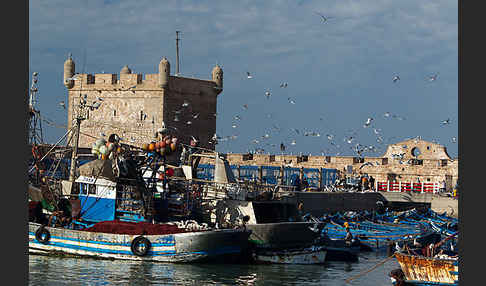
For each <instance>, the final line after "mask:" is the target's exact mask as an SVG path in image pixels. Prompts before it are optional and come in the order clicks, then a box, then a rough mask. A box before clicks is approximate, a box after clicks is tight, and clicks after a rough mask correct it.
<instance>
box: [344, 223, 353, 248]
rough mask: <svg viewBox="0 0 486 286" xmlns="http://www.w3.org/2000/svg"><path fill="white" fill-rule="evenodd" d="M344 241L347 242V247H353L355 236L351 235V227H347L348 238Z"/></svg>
mask: <svg viewBox="0 0 486 286" xmlns="http://www.w3.org/2000/svg"><path fill="white" fill-rule="evenodd" d="M344 241H346V244H347V245H351V244H352V242H353V235H352V234H351V231H350V230H349V227H346V237H344Z"/></svg>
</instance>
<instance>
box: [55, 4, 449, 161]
mask: <svg viewBox="0 0 486 286" xmlns="http://www.w3.org/2000/svg"><path fill="white" fill-rule="evenodd" d="M314 13H315V14H316V15H317V16H319V18H320V20H321V23H322V24H324V23H328V21H329V20H330V19H333V17H329V16H325V15H323V14H322V13H320V12H317V11H315V12H314ZM78 77H79V74H76V75H74V76H73V77H72V78H68V79H67V80H77V79H78ZM246 79H248V80H252V79H254V75H253V74H252V73H251V72H250V71H246ZM426 80H427V81H428V82H434V81H437V80H438V73H435V74H432V75H429V76H427V77H426ZM399 81H401V78H400V75H399V74H397V73H395V74H394V75H393V77H392V82H393V83H398V82H399ZM288 86H289V84H288V82H286V81H281V83H280V85H279V87H280V90H281V91H282V92H283V91H284V89H286V88H287V87H288ZM135 87H136V86H133V87H130V88H128V89H126V90H127V91H128V90H130V91H132V92H135V91H134V90H133V88H135ZM278 93H279V92H275V94H272V92H271V90H270V89H266V90H265V91H264V95H265V98H266V100H273V99H272V98H278V97H279V95H278ZM286 97H287V102H288V103H289V104H291V105H296V104H297V102H296V100H295V99H294V98H292V97H289V96H286ZM102 101H103V99H102V98H98V99H97V101H96V102H93V104H92V105H91V107H93V108H98V107H99V106H100V105H101V102H102ZM59 105H60V106H61V108H62V109H64V110H65V109H66V104H65V102H64V101H61V102H59ZM242 109H243V110H244V111H248V110H249V106H248V104H243V105H242ZM187 114H189V115H187ZM199 115H200V114H199V112H197V111H194V110H192V108H191V104H190V103H189V102H188V101H187V100H185V101H184V102H183V103H182V104H181V108H180V109H178V110H175V111H174V117H173V118H172V121H174V122H179V121H181V120H184V122H185V123H186V124H187V125H192V124H193V123H194V121H195V120H197V119H199V118H200V116H199ZM145 116H146V115H145ZM214 116H215V117H216V116H217V113H214ZM248 117H250V116H248ZM267 118H268V119H270V118H272V115H271V114H268V115H267ZM232 119H233V122H232V123H231V128H232V129H233V130H237V129H238V128H239V127H240V126H242V124H243V122H244V121H243V120H242V117H241V116H240V115H239V114H236V115H234V116H233V117H232ZM377 119H378V121H380V116H379V115H377V114H375V115H373V116H369V117H366V120H364V123H363V125H362V127H363V128H364V129H360V128H358V129H359V130H366V129H368V130H372V132H371V133H370V134H371V135H372V136H374V137H375V141H376V144H375V145H376V146H375V145H369V144H363V142H360V140H359V136H358V130H351V132H350V133H348V134H346V135H345V136H344V138H343V142H344V144H339V143H338V142H341V141H338V140H337V139H338V138H337V135H335V134H332V133H330V132H327V133H322V132H320V131H319V130H304V131H303V132H301V131H300V130H299V129H297V128H295V127H290V128H288V129H286V128H281V127H279V126H277V125H276V124H272V127H271V129H270V131H267V132H265V133H264V134H263V135H261V136H259V137H257V138H254V139H250V140H251V141H250V143H252V144H254V145H255V146H254V148H253V149H252V148H249V150H248V151H249V152H255V153H259V152H265V148H263V147H265V146H266V147H275V148H279V149H280V151H281V152H286V151H288V146H295V145H297V142H298V141H300V140H298V139H297V138H296V137H297V136H304V137H314V138H321V137H323V139H321V140H323V145H326V144H329V145H330V147H329V148H325V149H322V150H321V153H322V154H323V155H324V153H326V154H330V153H332V151H334V154H335V155H336V156H339V155H340V154H341V153H342V152H343V151H344V150H343V149H342V148H343V147H345V148H349V149H350V150H351V151H352V152H353V154H356V155H358V156H360V157H362V156H364V155H365V153H367V152H370V153H373V152H379V151H383V150H382V149H381V148H382V147H385V144H387V143H394V142H391V139H393V137H390V138H387V139H388V141H386V140H385V136H384V134H383V130H382V129H381V128H379V126H376V124H377ZM381 120H399V121H403V120H406V118H405V117H403V116H399V115H397V114H392V113H390V112H389V111H387V112H385V113H383V114H382V116H381ZM319 121H322V123H325V122H326V120H324V119H323V117H322V116H321V117H320V118H319ZM322 123H321V124H322ZM450 123H451V119H450V118H447V119H446V120H443V121H441V122H440V125H441V126H446V125H450ZM166 128H167V127H165V124H164V126H163V129H166ZM286 130H288V131H290V132H289V135H288V136H287V138H286V139H285V140H284V141H282V142H281V143H280V144H275V143H272V142H269V140H271V139H272V138H273V137H272V135H271V134H272V133H282V132H284V131H286ZM363 132H364V131H363ZM321 134H325V136H321ZM237 138H238V135H237V134H236V135H230V136H220V135H218V134H216V133H215V134H214V135H213V136H212V138H208V139H209V143H211V144H218V143H220V142H225V141H229V140H235V139H237ZM326 139H327V140H326ZM130 140H133V137H132V138H131V139H130ZM193 140H194V141H197V140H196V139H195V138H193ZM279 141H281V140H279ZM285 141H286V142H285ZM451 142H452V143H456V142H457V138H456V137H452V139H451ZM259 144H263V145H259ZM267 151H268V150H267ZM403 155H404V153H398V154H393V158H395V159H398V160H400V161H401V160H402V159H403ZM373 165H379V162H374V163H372V162H367V163H364V164H363V165H362V166H361V167H360V169H361V168H363V167H366V166H373Z"/></svg>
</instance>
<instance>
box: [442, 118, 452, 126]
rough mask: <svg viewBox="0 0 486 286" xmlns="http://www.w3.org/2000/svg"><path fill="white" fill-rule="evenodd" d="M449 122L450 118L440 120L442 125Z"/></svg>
mask: <svg viewBox="0 0 486 286" xmlns="http://www.w3.org/2000/svg"><path fill="white" fill-rule="evenodd" d="M449 123H451V120H450V119H449V118H447V119H446V120H444V121H442V122H441V124H442V125H447V124H449Z"/></svg>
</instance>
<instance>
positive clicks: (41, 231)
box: [35, 226, 51, 244]
mask: <svg viewBox="0 0 486 286" xmlns="http://www.w3.org/2000/svg"><path fill="white" fill-rule="evenodd" d="M35 239H37V240H38V241H39V242H41V243H44V244H46V243H47V242H49V240H50V239H51V233H50V232H49V231H48V230H47V229H45V228H44V226H41V227H39V228H38V229H37V231H36V232H35Z"/></svg>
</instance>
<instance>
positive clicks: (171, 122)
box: [63, 57, 223, 150]
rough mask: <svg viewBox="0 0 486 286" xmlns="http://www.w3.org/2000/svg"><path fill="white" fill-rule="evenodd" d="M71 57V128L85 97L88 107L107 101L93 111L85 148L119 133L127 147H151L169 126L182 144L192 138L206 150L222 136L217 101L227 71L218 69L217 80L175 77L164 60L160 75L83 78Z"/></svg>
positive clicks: (84, 128)
mask: <svg viewBox="0 0 486 286" xmlns="http://www.w3.org/2000/svg"><path fill="white" fill-rule="evenodd" d="M75 74H76V73H75V63H74V61H73V59H72V58H71V57H69V59H67V60H66V62H65V63H64V82H63V83H64V85H65V86H66V88H67V90H68V102H69V104H68V106H69V108H68V128H71V127H72V126H73V120H74V118H75V114H74V111H75V108H76V105H77V104H78V103H79V98H80V96H84V95H86V96H87V101H88V104H89V103H92V102H93V101H95V100H97V99H98V98H101V99H102V104H101V106H100V107H99V109H96V110H89V111H88V113H87V114H86V120H84V121H83V123H82V125H81V134H80V138H79V146H80V147H91V144H92V143H93V142H94V141H95V140H96V138H99V137H100V134H101V133H104V134H105V135H106V137H107V136H109V135H110V134H111V133H115V134H118V135H119V136H120V137H121V138H122V139H123V141H124V142H126V143H128V144H132V145H136V146H141V145H142V144H143V143H150V141H151V140H153V139H154V137H155V136H154V134H155V133H156V131H157V130H158V129H160V128H161V127H162V125H163V123H162V122H164V124H165V125H166V127H168V128H169V129H170V130H171V131H172V133H174V134H175V135H176V136H177V137H178V138H179V140H180V142H182V143H186V144H189V141H190V139H191V136H194V137H197V138H199V142H200V146H201V147H204V148H208V149H212V150H214V147H215V146H214V145H211V144H209V143H208V142H209V141H210V139H211V137H212V136H213V135H214V133H215V132H216V116H215V114H216V104H217V96H218V94H220V93H221V92H222V90H223V71H222V69H221V67H219V66H215V67H214V68H213V70H212V73H211V80H203V79H194V78H186V77H182V76H172V75H171V74H170V63H169V61H168V60H167V59H166V58H165V57H164V58H162V60H161V61H160V62H159V65H158V73H156V74H145V75H143V74H136V73H135V74H133V73H132V71H131V70H130V68H129V67H128V66H127V65H126V66H124V67H123V68H122V69H121V71H120V74H119V75H118V74H77V75H76V79H75V80H73V79H72V77H73V76H74V75H75Z"/></svg>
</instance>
